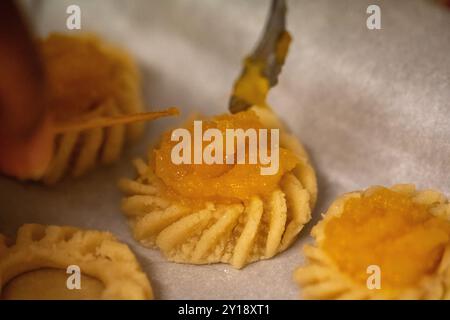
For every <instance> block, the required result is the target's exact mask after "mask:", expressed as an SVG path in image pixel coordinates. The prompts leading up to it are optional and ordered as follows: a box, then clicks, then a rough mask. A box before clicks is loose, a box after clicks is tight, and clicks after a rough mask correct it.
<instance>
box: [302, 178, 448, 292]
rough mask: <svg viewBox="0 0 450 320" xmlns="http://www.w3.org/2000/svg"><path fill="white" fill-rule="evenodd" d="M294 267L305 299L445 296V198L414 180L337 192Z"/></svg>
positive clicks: (446, 224) (446, 206)
mask: <svg viewBox="0 0 450 320" xmlns="http://www.w3.org/2000/svg"><path fill="white" fill-rule="evenodd" d="M312 235H313V237H314V239H315V243H314V245H306V246H305V248H304V253H305V256H306V259H307V262H306V264H305V265H304V266H302V267H300V268H298V269H297V270H296V271H295V275H294V278H295V280H296V282H297V283H298V284H299V285H300V286H301V292H302V296H303V297H304V298H311V299H449V298H450V204H449V202H448V200H447V199H446V198H445V196H444V195H443V194H441V193H440V192H438V191H434V190H416V188H415V187H414V185H395V186H393V187H391V188H384V187H371V188H369V189H367V190H365V191H361V192H352V193H348V194H345V195H343V196H341V197H339V198H338V199H337V200H336V201H335V202H334V203H333V204H332V205H331V206H330V208H329V209H328V211H327V213H326V214H325V215H324V218H323V220H322V221H320V222H319V224H317V225H316V226H315V227H314V229H313V231H312Z"/></svg>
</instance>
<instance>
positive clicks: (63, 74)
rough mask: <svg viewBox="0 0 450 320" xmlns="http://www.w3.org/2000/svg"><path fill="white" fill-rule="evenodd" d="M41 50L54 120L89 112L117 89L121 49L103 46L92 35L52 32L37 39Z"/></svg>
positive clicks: (68, 118) (69, 118)
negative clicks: (43, 37) (107, 48)
mask: <svg viewBox="0 0 450 320" xmlns="http://www.w3.org/2000/svg"><path fill="white" fill-rule="evenodd" d="M40 51H41V56H42V59H43V63H44V66H45V72H46V77H47V84H48V90H47V91H48V105H49V109H50V110H51V111H52V113H53V115H54V117H55V118H56V120H62V121H64V120H71V119H73V118H74V117H76V116H79V115H80V114H82V113H85V112H89V111H91V110H93V109H95V108H96V107H98V105H99V104H101V103H104V102H106V100H107V99H108V98H111V97H113V96H114V95H115V94H116V92H117V90H120V88H119V87H118V86H117V83H116V78H117V75H118V74H119V73H120V72H121V68H123V65H121V64H123V63H127V60H126V58H124V57H122V55H121V53H120V51H117V52H116V51H111V50H105V49H104V48H103V47H102V44H101V43H100V40H99V39H97V38H96V37H95V36H93V35H82V36H69V35H63V34H51V35H50V36H49V37H47V38H46V39H44V40H41V41H40ZM113 52H114V53H113Z"/></svg>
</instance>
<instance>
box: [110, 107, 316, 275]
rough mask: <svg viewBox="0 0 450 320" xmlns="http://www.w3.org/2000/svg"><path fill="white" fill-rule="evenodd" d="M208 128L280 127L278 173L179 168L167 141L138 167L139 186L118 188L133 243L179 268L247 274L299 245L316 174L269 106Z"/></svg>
mask: <svg viewBox="0 0 450 320" xmlns="http://www.w3.org/2000/svg"><path fill="white" fill-rule="evenodd" d="M203 123H204V124H205V126H212V127H216V128H219V129H222V130H223V128H225V127H226V128H231V127H237V128H244V129H245V128H246V127H260V128H279V129H280V168H279V171H278V173H277V174H276V175H273V176H261V175H260V173H259V169H260V167H259V165H250V164H239V165H232V166H231V165H222V164H213V165H204V164H202V165H195V164H192V165H184V164H183V165H181V166H176V165H174V164H173V163H171V162H170V159H169V158H168V157H169V156H170V147H171V145H170V144H167V143H165V142H162V143H161V144H160V146H159V147H158V148H156V149H155V150H152V151H151V153H150V155H149V162H147V163H146V162H144V161H143V160H140V159H139V160H136V161H135V162H134V165H135V167H136V169H137V172H138V177H137V178H136V179H135V180H130V179H122V180H121V181H120V182H119V186H120V188H121V189H122V191H123V192H124V193H125V194H126V195H127V197H126V198H124V199H123V202H122V210H123V212H124V213H125V215H126V216H127V218H128V221H129V224H130V226H131V228H132V230H133V234H134V237H135V238H136V239H137V240H138V241H140V242H141V243H142V244H143V245H144V246H148V247H152V248H159V249H160V250H161V251H162V252H163V253H164V255H165V256H166V258H167V259H169V260H170V261H175V262H180V263H192V264H208V263H217V262H223V263H230V264H231V265H233V266H234V267H236V268H242V267H243V266H245V265H247V264H248V263H251V262H253V261H257V260H261V259H268V258H271V257H273V256H274V255H275V254H277V253H279V252H281V251H283V250H285V249H286V248H288V247H289V245H290V244H291V243H292V242H293V241H294V240H295V238H296V236H297V235H298V234H299V232H300V231H301V229H302V228H303V226H304V225H305V224H306V223H307V222H308V221H309V220H310V219H311V210H312V208H313V207H314V204H315V201H316V196H317V185H316V177H315V172H314V170H313V168H312V167H311V165H310V162H309V160H308V156H307V154H306V152H305V150H304V148H303V146H302V145H301V144H300V142H299V141H298V140H297V139H296V138H295V137H294V136H292V135H291V134H289V133H287V132H286V130H285V129H284V127H283V126H282V124H281V123H280V121H279V120H278V118H277V117H276V116H275V114H274V113H273V112H272V111H271V110H270V109H269V108H267V107H257V106H255V107H252V108H251V109H250V110H249V111H245V112H239V113H237V114H235V115H223V116H219V117H215V118H213V119H207V120H206V121H204V122H203ZM168 134H170V133H168ZM167 139H169V138H168V136H165V137H163V141H166V142H167Z"/></svg>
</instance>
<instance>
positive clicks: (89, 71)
mask: <svg viewBox="0 0 450 320" xmlns="http://www.w3.org/2000/svg"><path fill="white" fill-rule="evenodd" d="M39 48H40V52H41V56H42V60H43V64H44V69H45V73H46V79H47V88H46V103H47V106H48V109H49V112H50V113H51V116H52V122H54V124H53V126H54V127H55V131H56V134H55V146H54V151H53V152H54V154H53V157H52V160H51V162H50V164H49V165H48V167H47V168H46V170H43V172H42V173H40V176H38V177H34V178H35V179H36V180H42V181H43V182H45V183H47V184H52V183H55V182H57V181H58V180H60V179H61V178H62V177H63V176H64V175H71V176H74V177H77V176H80V175H82V174H84V173H85V172H87V171H88V170H89V169H91V168H93V167H94V166H96V165H97V164H99V163H102V164H108V163H111V162H114V161H115V160H117V159H118V158H119V156H120V154H121V151H122V148H123V146H124V144H125V142H126V141H127V140H134V139H136V138H138V137H139V136H140V135H141V134H142V132H143V128H144V127H143V123H142V122H133V121H139V120H145V119H144V118H143V117H142V116H141V117H139V114H140V113H141V112H142V111H143V110H144V106H143V101H142V96H141V85H140V79H139V74H138V70H137V67H136V65H135V63H134V61H133V60H132V59H131V57H130V56H129V55H128V54H127V53H126V52H124V51H123V50H122V49H120V48H116V47H113V46H111V45H109V44H107V43H105V42H104V41H102V40H101V39H100V38H98V37H96V36H94V35H92V34H83V35H64V34H51V35H49V36H48V37H47V38H46V39H43V40H41V41H39ZM170 114H173V110H171V112H168V113H167V114H165V113H159V114H158V113H156V114H155V115H153V117H150V118H149V117H148V116H149V115H148V114H147V120H149V119H151V118H157V117H159V116H164V115H170ZM127 115H129V116H130V115H134V118H135V119H133V117H131V116H130V117H131V118H129V119H127V118H126V116H127ZM150 116H151V115H150ZM121 117H122V119H120V118H121ZM117 118H119V119H117ZM111 120H112V121H111ZM121 120H126V121H121ZM125 122H126V123H127V124H124V123H125Z"/></svg>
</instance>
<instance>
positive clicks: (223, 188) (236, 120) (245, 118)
mask: <svg viewBox="0 0 450 320" xmlns="http://www.w3.org/2000/svg"><path fill="white" fill-rule="evenodd" d="M209 128H217V129H219V130H220V132H221V133H222V137H223V139H224V140H223V148H224V149H223V155H224V161H223V164H217V163H214V164H206V163H202V164H193V161H192V162H191V163H192V164H184V163H183V164H174V163H173V162H172V161H171V150H172V148H173V147H174V146H175V145H176V144H177V143H178V142H175V141H171V139H170V137H171V133H170V132H169V133H167V134H165V135H164V136H163V138H162V141H161V143H160V145H159V147H158V148H157V149H155V150H154V159H153V165H154V170H155V174H156V175H157V176H158V177H159V178H160V179H161V180H162V181H163V182H164V184H165V185H166V186H167V187H168V190H169V194H170V192H172V193H174V194H175V195H176V196H177V197H184V198H187V199H196V200H227V201H229V200H232V201H236V200H238V201H240V200H246V199H249V198H250V197H251V196H253V195H257V196H262V197H264V196H266V195H268V194H270V193H271V192H272V191H274V190H275V189H276V188H277V187H278V185H279V182H280V179H281V177H282V176H283V175H284V174H285V173H286V172H288V171H290V170H292V169H293V168H294V167H295V166H296V165H297V164H298V161H299V159H298V158H297V156H295V154H294V153H293V152H291V151H289V150H287V149H284V148H281V147H280V148H279V167H278V171H277V172H276V173H275V174H273V175H262V174H261V171H260V169H261V167H264V166H265V165H263V164H261V163H260V161H259V159H258V162H257V163H253V164H251V163H249V161H248V157H247V159H246V161H245V163H244V164H236V161H234V164H226V163H225V157H226V156H227V155H226V149H225V145H226V141H225V138H226V134H225V131H226V129H238V128H240V129H243V130H247V129H251V128H253V129H256V130H259V129H264V126H263V125H262V123H261V122H260V120H259V118H258V116H257V115H256V114H255V113H254V112H253V111H245V112H239V113H237V114H233V115H231V114H225V115H221V116H217V117H214V118H212V119H210V120H204V121H203V123H202V129H203V132H204V131H205V130H206V129H209ZM186 129H188V130H189V131H190V132H191V137H192V139H193V125H190V126H187V127H186ZM268 137H270V131H268ZM207 144H209V142H207V143H205V142H204V143H203V146H205V145H207ZM192 145H193V142H192ZM267 145H268V148H269V150H268V152H269V154H271V150H270V145H271V144H270V140H269V141H268V142H267ZM247 146H248V143H247ZM192 149H193V147H192ZM247 151H248V149H247ZM258 151H259V149H258ZM246 154H247V156H248V152H246Z"/></svg>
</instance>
